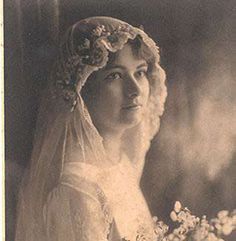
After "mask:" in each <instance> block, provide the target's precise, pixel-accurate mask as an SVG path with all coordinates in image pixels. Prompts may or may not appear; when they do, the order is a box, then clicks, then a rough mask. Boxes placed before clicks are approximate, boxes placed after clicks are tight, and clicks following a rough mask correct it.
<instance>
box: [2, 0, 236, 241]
mask: <svg viewBox="0 0 236 241" xmlns="http://www.w3.org/2000/svg"><path fill="white" fill-rule="evenodd" d="M235 12H236V3H235V0H150V1H148V0H142V1H141V0H136V1H135V0H132V1H131V0H130V1H129V0H122V1H121V0H97V1H95V0H93V1H91V0H64V1H62V0H61V1H60V0H5V107H6V111H5V120H6V207H7V209H6V211H7V240H8V241H12V240H13V235H14V223H15V207H16V202H17V190H18V186H19V182H20V179H21V175H22V171H23V170H24V168H25V166H26V165H27V164H28V162H29V157H30V152H31V149H32V137H33V133H34V126H35V120H36V116H37V108H38V97H39V94H40V91H41V90H42V88H43V87H44V86H45V83H46V78H47V74H48V72H49V71H50V68H51V65H52V63H53V59H54V57H55V55H56V51H57V46H58V41H59V39H60V37H61V36H62V33H64V31H65V30H66V29H67V27H68V26H70V25H71V24H73V23H75V22H76V21H78V20H80V19H83V18H86V17H90V16H96V15H106V16H112V17H117V18H120V19H122V20H124V21H127V22H129V23H131V24H132V25H134V26H140V25H143V26H144V29H145V32H147V33H149V35H150V36H152V37H153V39H154V40H155V41H157V42H158V44H159V46H160V51H161V56H162V61H161V65H162V66H163V67H164V69H165V70H166V73H167V85H168V93H169V95H168V98H167V102H166V110H165V114H164V116H163V118H162V123H161V129H160V132H159V133H158V135H157V137H156V138H155V139H154V141H153V143H152V147H151V150H150V151H149V153H148V155H147V162H146V166H145V171H144V176H143V179H142V187H143V190H144V193H145V196H146V198H147V201H148V203H149V205H150V209H151V211H152V213H153V214H155V215H157V216H159V217H160V218H162V219H164V220H165V221H166V222H168V220H169V216H168V214H169V212H170V210H171V207H172V206H173V203H174V201H175V200H180V201H181V202H182V203H183V204H184V205H185V206H188V207H189V208H190V209H191V210H192V211H193V212H194V213H195V214H196V215H202V214H207V215H208V217H211V216H214V215H216V213H217V211H218V210H220V209H230V210H232V209H233V208H236V80H235V69H234V68H233V67H235V60H236V53H235V49H236V48H235V47H236V46H235V41H233V40H235V39H236V35H235V33H234V32H233V30H234V28H236V26H235V24H234V23H233V20H235V18H234V15H235ZM231 239H232V240H235V239H234V238H233V237H231ZM231 239H230V240H231Z"/></svg>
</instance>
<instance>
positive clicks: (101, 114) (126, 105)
mask: <svg viewBox="0 0 236 241" xmlns="http://www.w3.org/2000/svg"><path fill="white" fill-rule="evenodd" d="M147 69H148V65H147V63H146V61H145V60H144V59H142V58H140V57H138V56H137V55H136V54H135V53H133V51H132V47H131V45H130V44H126V45H125V46H124V48H122V49H121V50H119V51H118V52H117V54H116V58H115V59H114V61H112V63H110V64H108V65H107V66H106V67H104V68H103V69H101V70H99V71H98V72H97V73H96V74H95V79H93V80H92V81H98V82H99V84H98V86H99V87H98V89H97V92H96V94H95V97H94V98H93V100H92V101H89V102H90V103H86V104H87V106H88V109H89V112H90V115H91V117H92V120H93V122H94V124H95V126H96V127H97V128H98V130H99V131H101V132H104V131H114V130H116V131H117V130H122V129H123V130H125V129H126V128H130V127H133V126H134V125H136V124H138V123H139V122H140V121H142V119H143V117H144V115H145V112H146V106H147V102H148V97H149V81H148V79H147Z"/></svg>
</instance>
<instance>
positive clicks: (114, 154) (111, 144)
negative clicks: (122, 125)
mask: <svg viewBox="0 0 236 241" xmlns="http://www.w3.org/2000/svg"><path fill="white" fill-rule="evenodd" d="M121 136H122V133H120V132H106V133H103V134H102V137H103V145H104V148H105V150H106V152H107V155H108V157H109V159H110V160H111V161H112V162H113V163H118V162H119V161H120V157H121Z"/></svg>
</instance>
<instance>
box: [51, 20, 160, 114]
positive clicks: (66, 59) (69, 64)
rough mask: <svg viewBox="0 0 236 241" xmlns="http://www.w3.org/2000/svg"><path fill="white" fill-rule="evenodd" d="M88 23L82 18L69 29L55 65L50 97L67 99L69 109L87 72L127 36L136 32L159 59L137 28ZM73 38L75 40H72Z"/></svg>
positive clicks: (123, 41)
mask: <svg viewBox="0 0 236 241" xmlns="http://www.w3.org/2000/svg"><path fill="white" fill-rule="evenodd" d="M86 24H87V25H88V26H89V27H87V28H88V29H85V30H84V29H83V27H84V26H85V27H86ZM89 24H90V23H87V22H82V24H81V25H82V27H80V23H79V24H75V25H74V26H72V27H71V28H70V29H69V31H68V32H67V35H66V38H65V41H64V42H62V45H61V52H60V57H59V59H58V61H57V63H56V65H55V72H56V80H55V79H54V84H55V85H54V87H53V89H54V91H53V92H54V97H56V96H62V97H63V98H64V99H65V100H66V101H68V102H70V103H71V106H72V108H71V110H72V111H73V109H74V108H75V106H76V104H77V98H78V95H79V94H78V93H79V92H80V90H81V88H82V86H83V85H84V84H85V82H86V79H87V78H88V76H89V75H90V74H91V73H92V72H93V71H97V70H98V69H101V68H103V67H104V66H105V65H106V63H107V61H108V55H109V52H113V53H114V52H116V51H118V50H120V49H122V48H123V46H124V44H125V43H126V42H127V41H128V39H134V38H135V37H136V36H137V35H140V36H141V37H142V39H143V41H144V43H145V44H146V45H147V46H149V47H150V48H151V49H152V52H155V51H156V54H154V56H156V58H157V61H159V52H158V47H157V46H156V44H155V42H154V41H152V40H151V39H150V38H149V37H148V36H147V35H146V34H145V33H144V32H143V31H142V30H141V29H139V28H134V27H132V26H130V25H129V24H127V23H124V22H121V23H120V24H119V25H118V26H117V27H115V28H113V29H108V28H109V27H106V26H105V25H103V24H98V25H96V26H93V24H90V25H89ZM78 26H79V27H78ZM76 32H78V33H76ZM79 33H81V34H80V35H81V36H79V37H78V38H79V39H76V37H75V36H74V35H76V34H79ZM76 41H77V42H78V43H79V44H75V42H76ZM76 45H77V46H76ZM55 87H56V88H55Z"/></svg>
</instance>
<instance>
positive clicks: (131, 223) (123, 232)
mask: <svg viewBox="0 0 236 241" xmlns="http://www.w3.org/2000/svg"><path fill="white" fill-rule="evenodd" d="M65 195H69V196H68V197H66V196H65ZM61 199H62V200H61ZM65 200H67V201H65ZM58 205H59V206H60V207H58ZM57 207H58V208H59V209H60V210H58V211H57V210H56V209H57ZM66 209H68V213H67V214H66V215H65V214H60V212H65V210H66ZM52 210H53V211H52ZM52 215H53V216H55V215H56V216H57V217H54V218H53V219H52ZM45 217H46V218H45V220H46V224H47V229H48V235H49V236H50V235H51V234H52V232H51V231H50V227H51V226H52V223H54V224H55V222H61V221H59V220H60V219H64V218H66V220H68V219H69V220H70V223H71V222H73V223H71V227H74V229H73V230H72V233H75V236H76V237H77V238H78V239H72V240H87V241H89V240H101V241H103V240H104V241H107V240H110V241H115V240H124V241H140V240H147V241H149V240H150V241H153V240H157V236H156V234H155V228H154V222H153V220H152V218H151V215H150V212H149V210H148V207H147V205H146V202H145V199H144V197H143V195H142V192H141V190H140V188H139V185H138V177H137V176H136V174H135V169H134V168H133V166H132V165H131V164H130V163H129V161H128V160H127V159H123V160H122V161H121V162H120V163H119V164H118V165H116V166H113V167H111V168H107V169H100V168H98V167H95V166H92V165H89V164H85V163H79V162H74V163H67V164H66V165H65V167H64V172H63V175H62V177H61V183H60V187H57V188H56V189H54V190H53V192H52V193H51V194H50V196H49V198H48V202H47V204H46V206H45ZM55 218H57V219H59V220H56V221H55ZM62 222H64V223H68V222H67V221H65V220H64V221H62ZM54 224H53V225H54ZM61 226H62V225H61ZM54 228H55V227H54ZM63 229H64V233H67V232H68V231H67V230H65V228H63ZM70 229H71V228H70ZM74 230H75V231H74ZM64 237H65V234H64ZM51 240H54V239H51ZM51 240H50V241H51ZM55 240H58V239H55ZM59 240H62V239H59ZM63 241H67V239H64V240H63Z"/></svg>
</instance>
